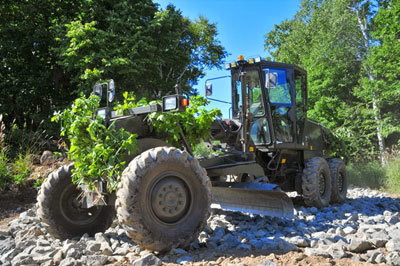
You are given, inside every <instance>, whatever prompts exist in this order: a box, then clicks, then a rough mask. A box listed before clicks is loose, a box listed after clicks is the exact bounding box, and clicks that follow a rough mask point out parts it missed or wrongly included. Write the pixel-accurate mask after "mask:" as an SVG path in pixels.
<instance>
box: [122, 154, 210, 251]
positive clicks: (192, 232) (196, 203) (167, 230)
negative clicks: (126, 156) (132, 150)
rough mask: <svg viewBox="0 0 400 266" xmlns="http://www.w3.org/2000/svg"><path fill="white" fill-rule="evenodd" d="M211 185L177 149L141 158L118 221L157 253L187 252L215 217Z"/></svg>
mask: <svg viewBox="0 0 400 266" xmlns="http://www.w3.org/2000/svg"><path fill="white" fill-rule="evenodd" d="M210 186H211V183H210V181H209V178H208V177H207V173H206V171H205V169H204V168H202V167H201V166H200V165H199V163H198V161H197V160H196V159H194V158H193V157H191V156H190V155H189V154H188V153H186V152H183V151H181V150H179V149H176V148H172V147H158V148H154V149H150V150H147V151H145V152H143V153H142V154H140V155H139V156H137V157H136V158H135V159H134V160H132V162H130V164H129V166H128V167H127V168H126V169H125V171H124V172H123V174H122V178H121V182H120V184H119V188H118V191H117V201H116V208H117V216H118V220H119V223H120V224H121V225H122V226H123V228H124V229H125V231H126V232H127V234H128V236H129V237H130V238H132V240H133V241H135V242H136V243H137V244H139V245H141V246H142V247H144V248H147V249H149V250H153V251H161V252H164V251H168V250H170V249H172V248H174V247H178V246H180V247H186V246H188V245H189V244H190V243H191V242H193V241H194V240H195V239H196V238H197V236H198V235H199V233H200V232H201V231H202V230H203V228H204V226H205V225H206V223H207V219H208V217H209V215H210V204H211V194H210Z"/></svg>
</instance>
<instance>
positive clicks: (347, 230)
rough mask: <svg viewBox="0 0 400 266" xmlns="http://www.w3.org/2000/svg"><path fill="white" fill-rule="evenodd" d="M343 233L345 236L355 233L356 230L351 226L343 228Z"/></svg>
mask: <svg viewBox="0 0 400 266" xmlns="http://www.w3.org/2000/svg"><path fill="white" fill-rule="evenodd" d="M343 232H344V234H345V235H349V234H354V233H355V232H357V229H355V228H353V227H351V226H346V227H345V228H343Z"/></svg>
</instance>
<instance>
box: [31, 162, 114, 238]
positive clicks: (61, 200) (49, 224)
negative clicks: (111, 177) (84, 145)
mask: <svg viewBox="0 0 400 266" xmlns="http://www.w3.org/2000/svg"><path fill="white" fill-rule="evenodd" d="M72 169H73V165H72V164H70V165H65V166H62V167H60V168H59V169H57V170H56V171H54V172H52V173H51V174H50V175H49V176H48V177H47V179H46V181H45V182H44V183H43V185H42V187H41V189H40V191H39V194H38V198H37V201H38V210H37V213H38V216H39V217H40V219H41V221H42V222H43V223H44V224H45V226H46V229H47V231H48V232H49V233H51V234H52V235H54V236H55V237H58V238H61V239H66V238H72V237H75V236H81V235H83V234H85V233H88V234H89V235H94V234H95V233H97V232H103V231H105V230H106V229H107V228H108V227H110V225H111V223H112V221H113V218H114V217H115V210H114V208H113V207H112V206H94V207H92V208H89V209H87V208H81V206H80V202H79V199H78V198H79V194H80V193H81V191H80V190H78V189H77V186H76V185H75V184H73V183H72V179H71V175H72V173H71V170H72Z"/></svg>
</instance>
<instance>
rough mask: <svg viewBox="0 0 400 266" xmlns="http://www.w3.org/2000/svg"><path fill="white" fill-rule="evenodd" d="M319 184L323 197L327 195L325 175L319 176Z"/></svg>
mask: <svg viewBox="0 0 400 266" xmlns="http://www.w3.org/2000/svg"><path fill="white" fill-rule="evenodd" d="M318 183H319V194H320V195H321V196H322V195H324V193H325V187H326V184H325V175H324V173H320V174H319V178H318Z"/></svg>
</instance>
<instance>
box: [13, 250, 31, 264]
mask: <svg viewBox="0 0 400 266" xmlns="http://www.w3.org/2000/svg"><path fill="white" fill-rule="evenodd" d="M11 264H12V265H13V266H20V265H26V264H34V261H33V258H32V255H30V254H26V253H25V252H21V253H19V254H18V255H16V256H15V257H14V258H13V259H12V260H11Z"/></svg>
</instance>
